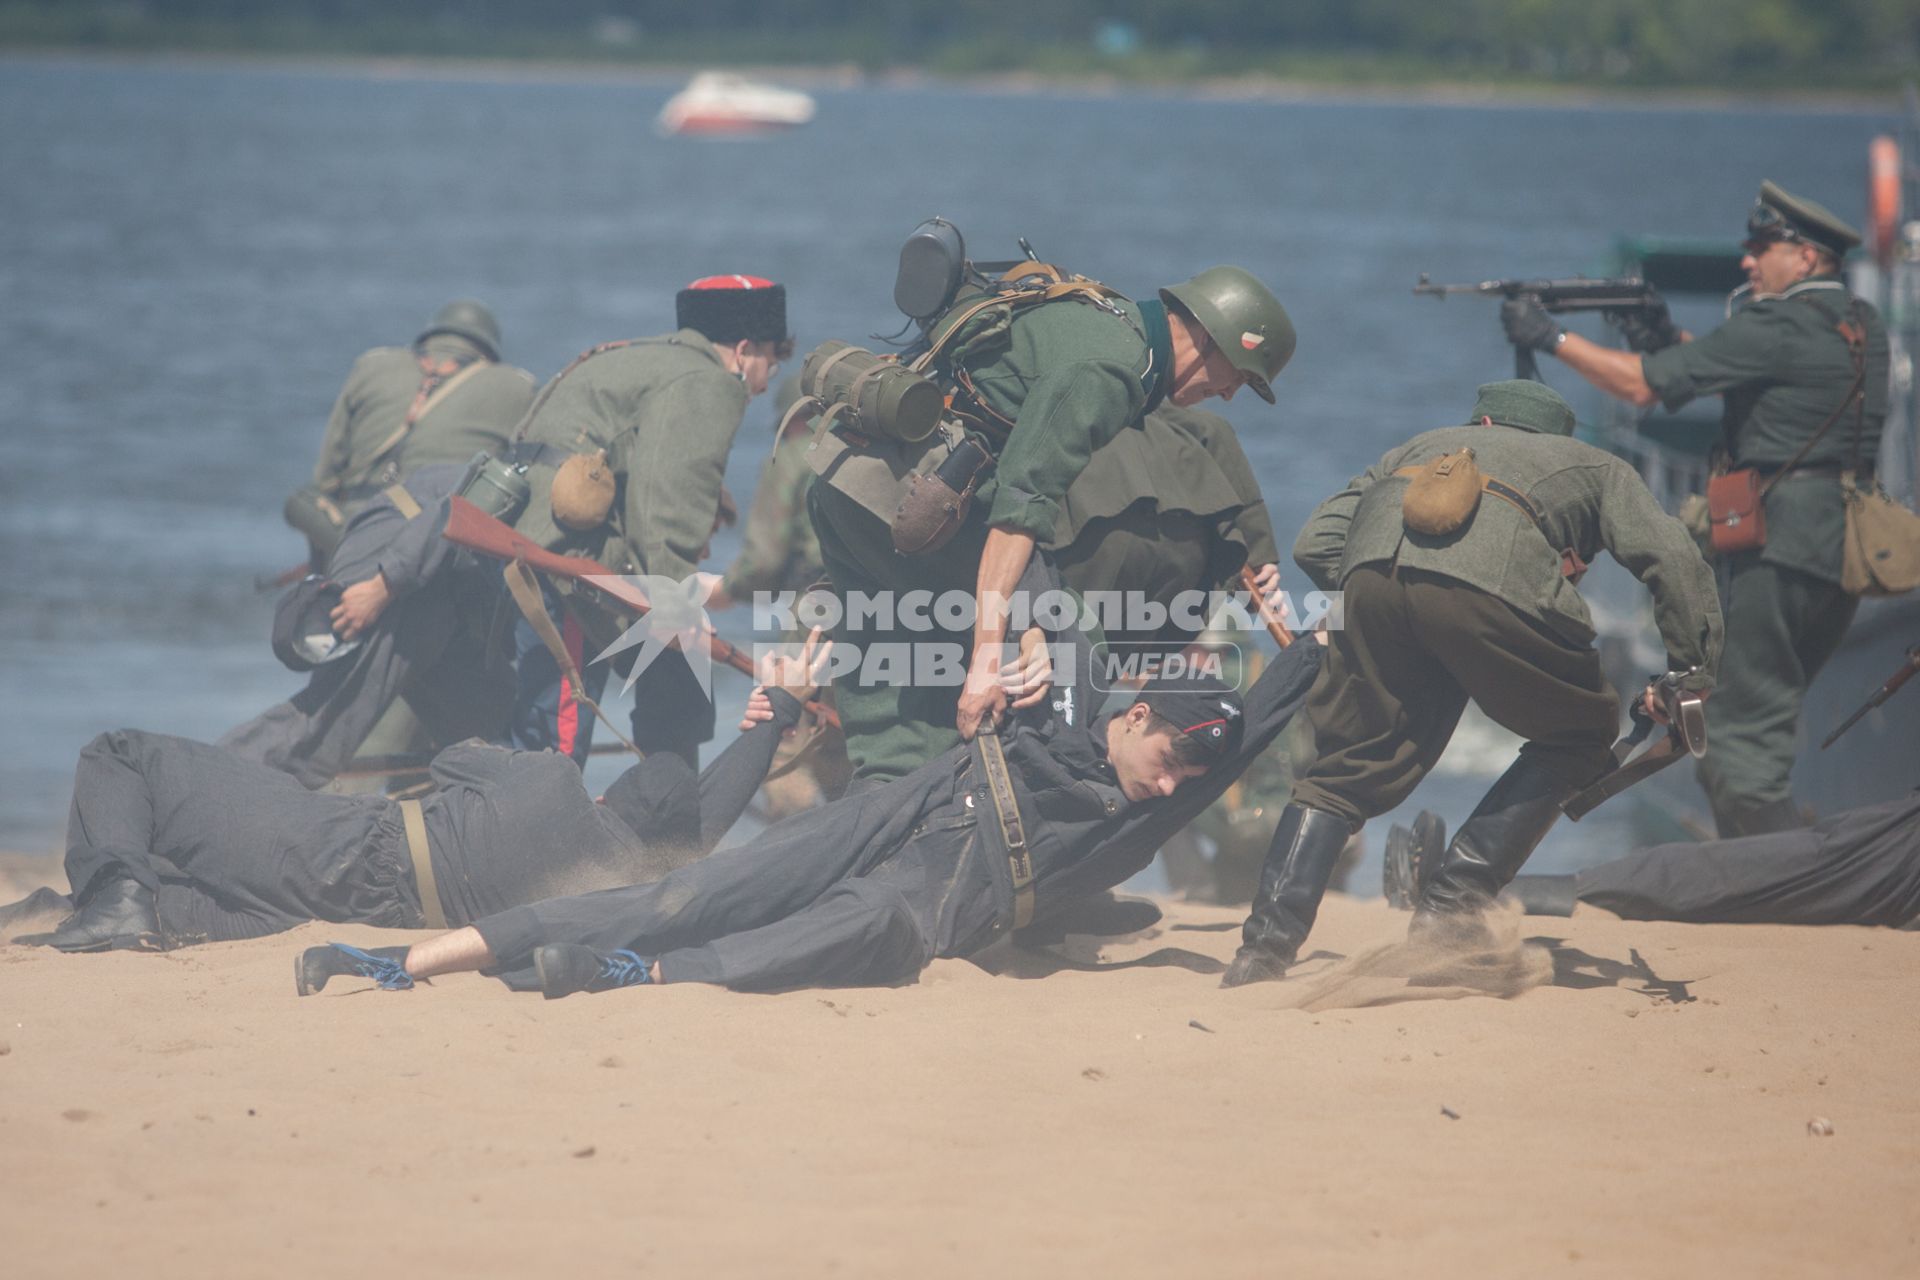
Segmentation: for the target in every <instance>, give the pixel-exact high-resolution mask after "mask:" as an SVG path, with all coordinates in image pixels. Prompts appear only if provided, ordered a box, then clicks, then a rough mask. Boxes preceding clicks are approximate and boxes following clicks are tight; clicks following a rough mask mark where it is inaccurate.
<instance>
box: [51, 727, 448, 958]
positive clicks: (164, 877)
mask: <svg viewBox="0 0 1920 1280" xmlns="http://www.w3.org/2000/svg"><path fill="white" fill-rule="evenodd" d="M108 875H124V876H130V877H132V878H133V879H134V880H137V881H139V882H140V883H141V884H143V885H145V886H146V887H147V888H148V889H150V890H152V891H153V892H154V894H155V898H156V904H157V908H158V914H159V917H160V927H161V931H162V933H163V934H165V935H166V936H167V937H168V938H169V939H171V940H172V941H174V942H176V943H184V942H199V941H214V940H220V939H231V938H252V937H259V936H261V935H262V934H269V933H278V932H279V931H281V930H283V929H289V928H292V927H293V926H294V925H296V924H300V923H302V922H304V921H307V920H315V919H318V920H333V921H338V922H347V921H352V922H356V923H361V924H373V925H381V926H384V927H388V928H418V927H419V926H420V921H421V915H420V904H419V896H418V892H417V890H416V889H415V888H414V883H413V866H412V862H411V861H410V859H409V857H408V855H407V843H406V835H405V832H404V831H403V829H402V825H401V820H400V815H399V810H398V808H397V807H396V806H395V805H394V804H393V803H392V802H391V801H389V800H387V799H386V798H384V797H382V796H372V795H355V796H339V795H327V794H323V793H320V792H314V791H308V790H307V789H306V788H305V787H303V786H301V785H300V784H299V783H298V782H297V781H295V780H294V779H293V778H292V777H291V776H289V775H287V774H285V773H281V772H278V771H276V770H273V769H268V768H265V767H263V766H261V765H259V764H256V763H254V762H252V761H249V760H244V759H242V758H240V757H239V756H237V755H235V754H233V753H232V752H230V751H227V750H224V749H222V748H220V747H213V746H208V745H207V744H206V743H204V742H193V741H191V740H189V739H186V738H174V737H168V736H166V735H163V734H154V733H141V732H139V731H137V730H131V729H128V730H121V731H118V732H115V733H103V734H101V735H100V736H99V737H97V738H95V739H94V740H93V741H92V742H90V743H88V744H87V746H86V749H85V750H83V751H82V752H81V753H80V763H79V766H78V768H77V769H76V770H75V773H74V780H73V810H72V813H71V815H70V816H69V818H68V821H67V877H68V880H69V881H70V882H71V883H72V885H73V892H74V896H75V898H76V900H77V901H84V900H85V898H86V897H87V895H88V893H89V892H90V891H91V890H92V889H93V888H94V887H95V885H97V884H98V883H99V882H100V881H101V879H102V877H104V876H108Z"/></svg>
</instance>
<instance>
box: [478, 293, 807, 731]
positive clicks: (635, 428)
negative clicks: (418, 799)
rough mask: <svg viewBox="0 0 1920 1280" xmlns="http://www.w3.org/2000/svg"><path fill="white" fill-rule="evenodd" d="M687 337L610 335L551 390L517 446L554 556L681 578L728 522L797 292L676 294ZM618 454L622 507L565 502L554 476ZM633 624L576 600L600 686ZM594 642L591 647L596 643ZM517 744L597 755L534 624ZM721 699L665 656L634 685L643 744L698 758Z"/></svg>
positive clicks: (589, 670) (611, 463) (615, 472)
mask: <svg viewBox="0 0 1920 1280" xmlns="http://www.w3.org/2000/svg"><path fill="white" fill-rule="evenodd" d="M675 311H676V317H677V319H678V322H679V326H680V327H679V329H678V331H677V332H674V333H669V334H665V335H662V336H660V337H656V338H640V339H634V340H631V341H625V342H613V343H607V344H605V345H603V346H600V347H596V348H594V349H593V350H591V351H589V352H587V353H586V354H585V355H583V356H581V357H579V358H578V359H576V360H575V361H574V362H573V364H571V365H569V366H568V367H567V368H566V369H565V370H563V371H562V372H561V373H560V374H559V375H558V376H557V377H555V378H554V379H553V381H552V382H550V383H548V384H547V386H546V387H545V388H544V389H542V391H541V392H540V395H539V396H538V398H537V399H536V400H535V402H534V406H533V408H532V410H531V411H530V412H529V413H528V415H527V419H526V421H525V423H524V424H523V425H522V426H521V428H520V430H519V432H518V437H517V440H516V441H515V444H514V446H513V449H512V450H511V452H510V456H511V457H512V458H513V460H515V461H517V462H524V463H526V464H527V465H528V471H527V481H528V484H529V486H530V489H531V496H530V497H529V499H528V502H527V508H526V510H525V511H524V512H522V513H521V515H520V517H519V519H518V520H517V521H516V523H515V527H516V528H517V529H518V531H519V532H520V533H522V534H524V535H526V536H527V537H529V538H531V539H533V540H534V541H535V542H538V543H540V544H541V545H542V546H544V547H546V548H548V549H549V550H553V551H559V552H562V553H564V554H568V555H579V556H589V557H592V558H593V559H596V560H598V561H599V562H600V563H601V564H603V565H605V566H607V568H608V569H609V570H611V571H612V572H614V573H618V574H644V575H648V576H652V577H662V578H671V579H673V580H675V581H681V580H683V579H685V578H687V577H688V576H689V575H691V574H692V573H693V572H694V568H695V566H696V565H697V564H698V562H699V559H700V556H701V554H702V550H703V548H705V547H706V545H707V542H708V539H709V538H710V536H711V534H712V532H713V526H714V512H715V511H716V510H717V509H718V508H719V504H720V489H721V478H722V476H723V474H724V473H725V470H726V464H727V453H728V451H729V450H730V449H731V448H732V447H733V437H734V433H735V432H737V431H738V430H739V428H740V419H741V417H742V415H743V414H744V413H745V412H746V408H747V401H748V400H749V399H750V398H752V397H753V396H757V395H760V394H761V393H763V392H765V391H766V389H767V386H768V383H769V382H770V380H771V379H772V377H773V375H774V373H775V372H776V370H778V368H779V365H780V361H781V360H782V359H783V358H785V357H786V356H787V355H788V354H789V353H790V352H791V350H792V345H793V339H792V337H791V336H790V335H789V334H788V332H787V302H786V290H785V288H784V287H782V286H781V285H778V284H774V283H772V282H771V281H768V280H763V279H760V278H758V277H755V276H744V275H724V276H708V277H706V278H704V279H700V280H696V281H694V282H693V283H692V284H690V285H688V286H687V287H686V288H685V289H682V290H681V291H680V292H679V294H678V296H677V297H676V299H675ZM582 454H584V455H588V456H589V457H592V456H593V455H596V454H597V455H603V456H604V461H605V470H606V472H607V473H610V480H611V483H610V484H609V485H608V487H607V496H608V499H609V500H608V502H607V503H605V504H604V505H603V506H602V507H601V508H600V509H599V510H596V511H588V512H584V513H583V512H581V511H578V510H563V511H560V512H556V511H555V504H554V500H553V496H552V495H553V484H554V480H555V477H556V475H558V474H559V472H560V468H561V466H562V465H563V464H566V463H567V460H568V459H569V458H573V457H575V456H576V455H582ZM620 629H621V628H620V620H618V619H614V618H611V617H608V616H607V615H605V614H603V613H601V612H600V611H598V610H596V609H594V608H593V607H592V606H591V605H589V604H588V603H587V602H586V601H585V600H584V599H583V598H582V597H579V596H569V597H567V598H566V616H565V618H564V620H563V622H562V635H563V638H564V639H565V642H566V644H567V647H568V650H569V651H570V653H571V655H572V657H573V660H574V663H575V665H576V666H579V667H581V668H582V671H583V674H584V675H585V677H586V680H587V683H588V684H589V686H590V691H591V692H593V693H595V694H596V695H597V692H598V688H599V687H601V686H603V685H604V682H605V680H606V671H607V668H606V665H605V664H602V663H595V664H593V665H591V666H588V665H586V662H585V659H588V658H591V657H592V656H593V654H595V653H598V652H600V650H601V649H603V648H604V647H605V646H606V645H608V644H610V643H612V642H613V640H614V639H616V638H617V637H618V635H619V633H620ZM589 644H591V645H592V648H591V649H590V650H589V648H588V645H589ZM514 647H515V655H516V663H517V675H516V679H517V685H518V691H517V698H516V703H515V710H514V719H513V725H512V727H511V730H510V736H511V741H512V743H513V745H514V746H516V747H520V748H523V749H527V750H538V749H540V748H543V747H545V748H553V749H555V750H559V751H562V752H566V753H568V754H571V755H573V756H575V758H576V759H583V758H584V757H585V755H586V752H587V749H588V746H589V744H590V741H591V736H592V717H591V716H590V715H582V714H581V708H580V707H579V706H578V705H577V704H576V703H575V701H574V699H573V697H572V695H571V692H570V690H569V689H568V686H567V684H566V682H565V681H564V680H563V679H562V677H561V673H560V670H559V668H558V666H557V665H556V664H555V662H554V661H553V659H552V658H551V657H550V656H549V655H548V653H547V651H546V649H545V648H544V647H543V646H542V645H541V643H540V640H539V638H538V636H537V634H536V633H535V632H534V630H533V628H532V627H531V626H530V625H527V624H525V623H523V624H522V625H521V626H519V627H518V628H517V629H516V632H515V646H514ZM713 719H714V715H713V704H712V702H711V701H709V700H708V698H707V696H706V695H705V694H704V693H703V692H702V691H701V690H700V687H699V685H698V683H697V682H696V681H695V680H694V677H693V674H692V672H691V671H690V670H689V669H688V667H687V665H686V662H685V660H684V659H682V658H680V656H679V655H678V654H677V653H669V654H665V655H662V656H661V657H660V658H659V659H658V660H656V661H655V662H653V663H652V664H651V665H650V666H648V667H647V669H646V670H645V671H644V672H643V673H642V675H641V676H640V679H639V682H638V683H637V684H636V686H635V690H634V712H633V741H634V744H635V745H636V746H638V747H639V748H640V749H641V750H642V751H649V752H650V751H656V750H670V751H675V752H678V753H679V754H681V755H683V756H685V757H686V758H687V759H688V762H689V763H692V762H693V761H694V758H695V757H696V756H697V753H698V747H699V744H700V743H702V742H705V741H707V740H708V739H710V738H711V737H712V736H713Z"/></svg>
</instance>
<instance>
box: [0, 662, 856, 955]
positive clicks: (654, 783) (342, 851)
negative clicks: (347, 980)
mask: <svg viewBox="0 0 1920 1280" xmlns="http://www.w3.org/2000/svg"><path fill="white" fill-rule="evenodd" d="M817 645H818V641H817V638H816V639H815V641H814V642H813V643H810V644H809V645H807V646H806V647H805V648H804V649H803V650H802V651H801V652H800V653H799V654H798V655H797V656H786V657H780V658H776V659H775V660H774V661H773V664H772V666H771V667H770V669H769V670H768V671H767V675H768V679H769V684H770V685H771V686H772V687H771V688H768V687H761V688H758V689H756V690H755V691H754V693H753V695H752V696H751V697H750V698H749V700H748V706H747V713H746V719H745V721H744V722H743V723H742V724H741V730H742V734H741V736H740V738H738V739H737V740H736V741H735V742H734V743H733V744H732V745H731V746H729V747H728V749H727V750H726V751H725V752H723V753H722V754H721V755H720V757H719V758H718V759H716V760H715V761H714V762H713V764H712V765H711V766H710V767H709V768H708V769H707V770H706V771H705V772H704V773H703V774H701V775H700V777H699V778H698V779H696V778H695V777H694V775H693V772H692V771H691V770H690V769H688V767H687V765H686V763H685V762H684V761H683V760H681V759H680V758H679V757H678V756H676V755H673V754H672V753H663V754H661V755H657V756H653V757H650V758H648V759H646V760H644V761H641V762H640V763H638V764H636V765H634V766H633V767H631V768H629V769H628V770H627V771H626V772H625V773H623V774H621V775H620V777H619V778H617V779H615V781H614V783H613V785H611V786H610V787H608V788H607V792H606V795H605V796H604V797H603V799H602V800H601V801H600V802H599V803H596V802H595V801H594V800H593V798H592V797H591V796H589V795H588V794H587V792H586V791H585V789H584V788H583V787H582V786H581V781H580V771H579V770H578V769H577V768H575V767H574V765H573V763H572V762H571V761H570V760H568V759H567V758H566V757H564V756H559V755H555V754H553V753H552V752H544V751H542V752H526V751H514V750H510V749H508V748H505V747H498V746H489V745H487V744H484V743H481V742H477V741H469V742H463V743H459V744H457V745H455V746H452V747H449V748H447V749H446V750H445V751H442V752H441V753H440V754H439V755H438V756H436V757H435V758H434V761H433V766H432V776H433V782H434V784H435V786H434V788H433V790H431V791H429V792H428V793H427V794H426V795H424V796H422V797H421V798H420V799H417V800H411V799H409V800H394V799H390V798H388V797H385V796H376V795H330V794H325V793H318V792H312V791H307V790H305V789H303V788H302V787H300V786H299V785H298V784H297V783H296V782H294V780H293V779H291V778H289V777H287V775H286V774H284V773H279V772H276V771H274V770H270V769H265V768H262V767H261V766H259V765H258V764H255V763H252V762H250V761H247V760H244V759H242V758H240V757H238V756H236V755H234V754H233V753H232V752H229V751H225V750H222V749H221V748H219V747H213V746H208V745H206V744H205V743H200V742H192V741H189V740H187V739H184V738H173V737H167V736H165V735H161V734H150V733H142V732H139V731H137V730H122V731H120V732H117V733H105V734H101V735H100V736H99V737H98V738H96V739H94V741H93V742H92V743H90V744H89V745H88V746H87V748H86V749H85V750H84V751H82V752H81V753H80V764H79V768H78V770H77V772H76V774H75V777H74V793H73V813H72V816H71V818H70V819H69V820H68V824H67V856H66V870H67V878H68V882H69V884H70V885H71V886H72V897H71V899H69V900H68V901H67V903H66V906H67V910H68V912H70V914H69V915H68V918H67V919H66V920H65V921H64V922H63V923H62V924H60V926H59V927H58V928H57V929H55V930H54V931H53V932H52V933H51V934H49V935H46V936H44V937H35V938H23V939H20V941H23V942H45V943H48V944H50V945H52V946H54V947H56V948H58V949H60V950H63V951H107V950H124V949H137V950H165V949H170V948H173V947H178V946H184V945H187V944H190V943H197V942H218V941H224V940H231V939H236V938H251V937H258V936H260V935H263V934H269V933H277V932H279V931H281V930H284V929H290V928H292V927H294V926H295V925H298V924H301V923H304V922H305V921H308V920H328V921H332V922H335V923H341V924H346V923H353V924H369V925H377V926H382V927H386V928H401V929H417V928H435V929H443V928H447V927H449V926H457V925H460V924H464V923H467V922H469V921H472V920H477V919H480V918H482V917H485V916H488V915H492V914H494V913H496V912H499V911H502V910H505V909H507V908H509V907H512V906H517V905H521V904H524V903H528V902H533V901H537V900H539V899H541V898H543V897H547V896H549V895H551V894H555V893H586V892H592V891H593V890H595V889H608V888H614V887H616V886H620V885H632V884H642V883H646V882H649V881H652V880H657V879H659V878H660V877H661V876H663V875H665V874H667V873H668V872H669V871H671V870H672V869H673V868H675V867H677V866H680V865H683V864H684V863H686V862H689V861H692V860H694V859H696V858H699V857H701V856H703V855H704V854H705V853H707V852H708V851H709V850H711V849H712V848H713V847H714V846H715V845H716V844H717V843H718V842H719V840H720V838H721V837H722V836H723V835H725V833H726V831H727V829H728V828H729V827H731V826H732V825H733V823H734V821H735V820H736V819H737V818H738V817H739V815H740V813H741V812H742V811H743V810H744V809H745V808H746V805H747V802H748V801H749V800H750V799H751V798H752V796H753V793H754V791H755V789H756V788H758V787H759V785H760V780H761V778H762V777H764V776H765V774H766V771H767V766H768V763H769V761H770V760H771V759H772V757H773V752H774V749H775V746H776V745H777V743H778V740H779V735H780V732H781V730H782V729H783V728H785V727H786V726H789V725H791V724H792V723H793V722H794V721H795V719H796V718H797V717H798V715H799V713H800V708H801V701H802V700H803V699H804V698H805V697H807V696H808V695H809V693H810V691H811V687H812V684H813V682H814V681H815V680H816V679H817V678H818V673H819V672H820V671H821V669H822V667H823V665H824V662H825V658H826V654H825V652H824V650H817ZM816 653H817V656H816ZM48 896H49V895H48V894H47V893H46V891H42V892H41V893H40V894H38V895H36V896H35V897H33V898H29V899H28V900H27V902H26V903H24V904H20V905H21V906H23V907H35V908H37V909H38V910H39V911H44V909H45V907H46V906H47V905H48V904H47V902H46V899H47V898H48ZM8 911H9V909H4V908H0V920H4V919H5V918H6V914H7V913H8Z"/></svg>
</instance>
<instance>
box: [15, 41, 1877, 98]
mask: <svg viewBox="0 0 1920 1280" xmlns="http://www.w3.org/2000/svg"><path fill="white" fill-rule="evenodd" d="M0 62H17V63H42V64H60V63H66V64H73V65H91V66H143V67H197V68H244V69H255V70H273V69H279V70H285V71H292V72H298V73H303V74H321V75H332V76H341V77H363V78H369V79H391V80H455V81H469V82H483V83H484V82H499V83H515V84H646V85H658V86H660V87H662V88H670V87H675V86H678V85H680V84H682V83H684V82H685V81H686V80H687V79H688V78H689V77H690V76H691V75H692V74H693V73H694V72H695V71H697V70H703V69H725V70H730V71H735V72H739V73H741V74H744V75H748V76H753V77H756V78H762V79H767V80H771V81H775V82H779V83H783V84H789V85H793V86H795V87H798V88H803V89H816V90H831V89H851V88H858V87H868V88H882V89H911V88H939V89H945V90H951V91H957V92H968V93H981V94H994V95H1004V96H1023V95H1039V94H1053V95H1059V96H1068V97H1107V96H1113V95H1117V94H1121V93H1134V94H1140V95H1144V96H1150V97H1165V98H1170V99H1179V100H1189V101H1211V102H1272V103H1295V104H1315V103H1346V104H1353V105H1379V106H1402V105H1414V106H1436V107H1495V108H1512V109H1521V108H1529V107H1553V108H1569V107H1590V108H1606V109H1609V110H1621V111H1673V110H1704V111H1733V110H1738V111H1796V112H1831V113H1833V114H1836V115H1841V114H1844V115H1854V114H1861V115H1877V114H1884V115H1888V116H1897V115H1898V114H1899V113H1900V111H1901V109H1902V108H1901V102H1900V98H1899V95H1898V94H1897V93H1896V92H1895V91H1892V90H1888V91H1886V92H1884V93H1872V94H1869V93H1860V92H1858V91H1852V90H1847V91H1841V90H1835V91H1832V92H1821V91H1815V90H1807V89H1801V90H1781V91H1769V92H1760V91H1747V90H1739V89H1726V88H1699V89H1685V88H1676V87H1666V88H1644V87H1639V86H1621V87H1618V88H1615V87H1610V86H1599V85H1584V84H1567V85H1550V84H1543V83H1540V82H1531V81H1530V82H1522V83H1518V84H1493V83H1486V82H1476V81H1465V80H1458V79H1452V80H1449V79H1434V80H1410V81H1408V82H1406V83H1402V84H1388V83H1376V82H1368V81H1354V80H1332V79H1328V80H1318V79H1313V78H1309V77H1297V76H1278V75H1268V74H1250V75H1217V76H1199V77H1194V78H1191V79H1167V80H1134V81H1129V80H1126V79H1124V78H1122V77H1120V76H1118V75H1114V74H1108V73H1076V74H1060V75H1056V74H1051V73H1045V72H1039V71H1010V72H991V73H989V72H974V73H948V72H941V71H931V70H926V69H924V68H919V67H909V66H903V67H893V68H888V69H885V70H880V71H868V70H865V69H862V68H860V67H857V66H853V65H851V64H847V65H840V66H819V65H802V64H791V65H789V64H773V65H765V64H748V63H742V64H720V63H706V64H695V63H657V64H639V63H602V62H592V61H585V60H556V59H540V58H525V59H522V58H461V57H447V58H425V57H415V56H383V55H374V54H281V53H268V52H240V51H201V50H165V51H151V52H149V51H132V50H115V49H101V48H92V47H84V46H77V47H54V46H47V47H39V46H26V45H17V46H11V47H6V46H0Z"/></svg>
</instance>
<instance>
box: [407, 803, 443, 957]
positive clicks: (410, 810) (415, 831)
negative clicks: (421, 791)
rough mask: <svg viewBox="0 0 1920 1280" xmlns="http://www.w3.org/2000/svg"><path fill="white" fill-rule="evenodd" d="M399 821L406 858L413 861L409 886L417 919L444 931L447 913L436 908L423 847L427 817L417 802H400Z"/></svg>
mask: <svg viewBox="0 0 1920 1280" xmlns="http://www.w3.org/2000/svg"><path fill="white" fill-rule="evenodd" d="M400 821H401V824H402V825H403V826H404V827H405V828H406V831H407V856H408V857H410V858H412V859H413V884H414V887H415V888H417V889H418V890H419V891H420V917H421V919H423V920H425V921H426V925H427V928H429V929H445V928H446V927H447V913H446V912H445V911H443V910H441V908H440V886H439V884H438V883H437V882H436V881H435V880H434V878H433V851H432V850H431V849H429V848H428V847H427V818H426V815H425V814H424V813H422V812H421V811H420V802H419V801H418V800H402V801H401V802H400Z"/></svg>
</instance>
